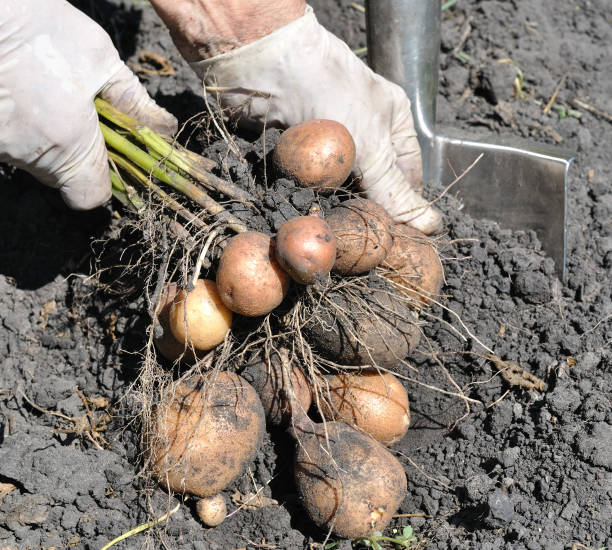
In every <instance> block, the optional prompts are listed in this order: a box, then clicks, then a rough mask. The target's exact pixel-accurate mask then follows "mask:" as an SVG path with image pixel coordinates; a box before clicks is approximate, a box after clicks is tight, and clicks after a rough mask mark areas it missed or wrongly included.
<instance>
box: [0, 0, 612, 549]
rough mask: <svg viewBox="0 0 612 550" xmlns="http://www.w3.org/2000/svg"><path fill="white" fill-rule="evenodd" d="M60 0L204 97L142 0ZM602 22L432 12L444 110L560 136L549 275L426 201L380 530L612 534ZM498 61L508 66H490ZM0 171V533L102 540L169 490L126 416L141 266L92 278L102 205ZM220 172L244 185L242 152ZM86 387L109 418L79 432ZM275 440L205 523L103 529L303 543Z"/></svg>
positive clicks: (609, 64)
mask: <svg viewBox="0 0 612 550" xmlns="http://www.w3.org/2000/svg"><path fill="white" fill-rule="evenodd" d="M311 3H312V5H313V7H314V9H315V12H316V13H317V15H318V16H319V18H320V20H321V22H322V23H323V24H325V25H326V26H328V27H329V28H330V29H331V30H333V31H334V32H336V33H337V34H339V35H340V36H341V37H342V38H344V39H345V40H346V41H347V42H348V44H349V45H350V46H351V48H353V49H356V48H360V47H363V46H365V21H364V15H363V13H362V12H361V11H359V10H357V9H355V8H354V7H352V4H353V3H352V2H351V1H349V0H326V1H325V0H313V1H312V2H311ZM77 4H78V5H79V7H81V8H82V9H83V10H84V11H86V12H87V13H89V14H91V15H92V17H94V18H95V19H96V20H98V21H100V22H101V23H102V24H103V25H104V26H105V28H106V29H108V31H109V33H110V34H111V37H112V38H113V40H114V41H115V43H116V44H117V46H118V48H119V50H120V53H121V55H122V57H123V58H124V59H126V60H129V61H132V62H138V56H139V54H140V53H141V52H142V51H143V50H149V51H152V52H154V53H158V54H161V55H164V56H166V57H167V58H168V59H169V60H170V62H171V63H172V64H173V66H174V67H175V68H176V71H177V72H176V74H175V75H174V76H170V77H167V76H166V77H165V76H155V75H149V76H148V77H146V79H145V84H146V85H147V87H148V89H149V91H150V92H151V93H152V94H153V96H154V97H155V98H156V99H157V100H158V101H159V103H161V104H162V105H164V106H167V107H168V108H169V109H170V110H171V111H172V112H173V113H175V114H176V115H177V116H179V117H180V118H181V120H182V121H184V120H186V119H187V118H188V117H191V116H193V115H195V114H196V113H198V112H201V111H203V110H204V103H203V100H202V99H201V95H200V92H201V85H200V83H199V82H198V81H197V79H196V77H195V76H193V75H192V74H191V72H190V70H189V68H188V67H187V66H186V65H185V64H184V63H183V62H182V61H181V60H180V58H179V56H178V54H177V53H176V52H175V50H174V47H173V45H172V43H171V40H170V38H169V36H168V33H167V31H166V30H165V28H164V27H163V25H162V24H161V22H160V21H159V20H158V19H157V17H156V16H155V14H154V12H153V10H152V8H151V7H150V6H149V5H148V4H147V3H146V2H139V1H138V2H137V1H132V0H130V1H128V0H125V1H124V2H120V1H117V2H115V3H109V2H106V1H100V2H96V3H91V2H85V1H82V2H80V3H78V2H77ZM611 23H612V7H611V6H610V5H609V2H608V1H607V0H574V1H571V2H570V1H568V0H564V1H561V2H530V1H529V0H512V1H496V0H480V1H479V0H459V1H458V2H457V3H456V5H455V6H454V7H452V8H450V9H448V10H446V11H445V14H444V21H443V25H442V36H443V42H442V53H441V82H440V91H439V98H438V119H439V121H440V122H441V123H443V124H445V125H449V126H453V127H456V128H460V129H463V130H469V131H470V132H472V133H476V134H482V135H491V134H501V135H517V136H523V137H526V138H528V139H530V140H532V141H539V142H543V143H548V144H553V145H555V144H556V145H559V146H562V147H565V148H568V149H572V150H575V151H577V153H578V154H577V157H576V161H575V163H574V165H573V166H572V168H571V169H570V178H569V191H570V194H569V225H568V243H569V248H568V265H567V267H568V276H567V281H566V282H565V283H561V282H560V281H559V280H558V279H557V278H556V276H555V272H554V266H553V263H552V261H551V260H550V259H549V258H547V257H546V255H545V254H544V253H543V252H542V250H541V246H540V243H539V242H538V239H537V237H536V235H535V234H534V233H532V232H520V231H518V232H517V231H509V230H506V229H503V228H500V227H499V226H498V225H497V224H496V223H494V222H492V221H487V220H479V219H472V218H470V217H469V216H468V215H466V214H465V213H464V212H462V210H461V204H460V202H459V201H458V200H457V199H456V198H455V197H454V196H452V195H447V196H445V197H444V198H443V199H442V200H440V202H439V206H440V208H441V209H442V211H443V212H444V214H445V219H446V224H447V231H448V235H447V236H446V237H445V238H444V239H443V240H444V242H445V243H446V245H445V247H444V248H443V255H444V258H445V262H444V263H445V269H446V286H445V287H444V289H443V292H444V294H445V300H444V306H445V307H444V308H442V307H438V306H436V307H434V308H433V309H432V310H431V311H430V314H429V321H430V322H429V323H428V324H427V325H426V328H425V331H426V336H427V338H424V339H423V341H422V343H421V345H420V347H419V350H418V351H417V353H415V354H414V355H413V357H412V360H411V362H412V364H413V365H414V367H415V368H416V369H418V374H415V372H414V371H413V370H408V369H406V370H405V372H404V374H407V375H408V376H410V378H411V379H412V380H413V381H412V382H406V385H407V388H408V390H409V393H410V396H411V406H412V416H413V425H412V428H411V430H410V431H409V433H408V435H407V436H406V437H405V438H404V439H403V440H402V441H401V442H400V443H399V444H397V445H396V446H394V447H393V448H392V449H393V451H394V452H395V453H396V456H397V457H398V459H399V460H400V462H401V463H402V465H403V466H404V468H405V470H406V474H407V477H408V493H407V495H406V498H405V499H404V501H403V503H402V504H401V506H400V511H399V512H400V513H401V514H409V515H410V514H416V515H415V516H405V517H399V518H396V519H395V520H394V523H393V524H392V527H393V526H395V527H399V526H404V525H411V526H412V527H413V528H414V531H415V533H416V535H417V537H418V538H419V540H420V541H421V543H422V545H423V546H426V547H428V548H440V549H447V548H448V549H462V548H479V549H487V550H493V549H501V548H503V549H513V550H514V549H517V550H518V549H523V548H527V549H529V550H539V549H547V550H553V549H559V548H567V549H570V548H577V549H584V548H587V549H593V550H594V549H598V548H602V547H607V548H611V547H612V402H611V395H612V373H611V366H610V365H611V359H612V352H611V346H610V343H611V340H610V336H609V332H610V328H611V324H612V286H611V285H610V284H609V279H610V274H611V270H612V224H611V223H610V220H611V219H612V186H611V184H610V181H611V176H612V174H611V169H610V164H608V163H610V161H612V152H611V150H610V148H609V147H607V145H606V136H607V135H609V133H610V124H611V122H610V120H611V119H610V116H609V113H612V99H611V98H612V77H611V76H610V75H611V74H612V70H611V69H612V61H611V60H610V56H609V55H607V54H608V52H607V50H608V44H609V43H610V42H611V41H612V26H611ZM507 58H511V59H512V60H513V64H511V63H501V64H500V63H498V61H499V60H500V59H507ZM516 67H518V68H520V71H521V74H522V75H523V78H524V81H523V84H522V92H524V95H525V97H524V98H522V99H521V98H518V97H517V89H516V87H515V85H514V81H515V78H516V76H517V69H516ZM566 73H567V77H566V78H565V80H564V82H563V85H562V86H561V87H560V91H559V94H558V96H557V103H558V104H559V105H561V106H565V113H563V112H559V109H558V110H553V111H552V112H551V113H550V114H543V112H542V110H543V107H544V106H545V105H546V103H547V102H548V100H549V98H550V97H551V95H552V94H553V91H554V89H555V87H556V85H557V83H558V82H559V81H560V80H561V79H562V77H563V76H564V75H565V74H566ZM576 97H579V98H581V99H582V101H583V104H584V103H586V104H588V105H591V106H594V107H596V108H597V109H599V110H600V111H602V112H603V113H604V114H605V113H608V115H607V116H601V115H598V114H596V113H595V112H592V111H590V110H588V109H586V108H584V107H581V106H579V105H578V104H572V103H571V102H572V100H574V99H575V98H576ZM568 108H570V109H571V110H570V111H568V110H567V109H568ZM568 112H569V116H563V115H564V114H565V115H567V114H568ZM1 170H2V171H1V172H0V174H1V178H2V185H1V186H0V194H1V197H2V200H1V201H0V204H1V205H2V206H0V208H1V209H2V214H3V215H2V216H1V217H0V235H1V237H0V323H1V324H2V326H3V330H2V331H1V332H0V357H1V359H2V362H1V368H0V548H3V549H29V548H31V549H38V548H67V547H73V548H84V549H100V548H102V547H103V546H104V545H105V544H107V543H108V542H109V541H111V540H112V539H114V538H115V537H117V536H119V535H120V534H122V533H125V532H126V531H129V530H130V529H133V528H134V527H136V526H138V525H140V524H142V523H144V522H146V521H149V520H151V519H152V518H156V517H160V516H162V515H163V514H165V513H166V512H168V511H169V510H173V509H174V508H175V506H176V504H177V503H178V500H177V499H175V498H174V497H169V496H168V495H167V494H166V493H165V492H164V491H163V490H162V489H160V488H158V487H155V486H151V485H148V484H147V483H146V482H145V479H144V477H143V475H142V472H141V470H140V468H141V464H142V462H141V460H140V454H139V448H138V445H137V441H138V436H137V435H136V427H135V425H134V424H133V423H132V422H131V419H132V416H131V414H132V412H133V411H134V410H137V409H138V403H137V402H135V400H134V398H133V397H130V398H128V397H125V396H126V394H127V390H128V388H129V386H130V385H131V384H132V383H133V382H134V380H135V379H136V376H137V373H138V368H139V364H140V361H141V357H140V356H139V355H138V351H139V350H142V348H143V346H144V336H143V335H144V331H145V328H146V326H147V324H148V322H149V320H148V317H147V316H146V314H144V313H143V312H144V311H146V304H144V300H143V298H142V296H141V292H139V288H138V287H137V285H136V286H135V287H134V288H121V289H119V288H111V289H110V290H112V291H113V292H107V293H105V294H103V295H102V294H101V293H100V292H98V291H97V289H96V287H95V285H94V284H93V282H92V281H91V280H90V279H89V275H90V274H91V273H92V271H93V267H92V266H93V264H94V258H95V257H98V258H103V259H104V262H105V265H112V262H113V261H114V259H113V258H112V257H109V256H108V255H109V254H111V252H109V251H106V249H105V248H104V246H102V243H103V242H105V241H108V240H109V239H119V238H122V237H121V232H120V228H121V227H122V218H121V214H120V212H121V209H120V208H119V206H118V205H117V204H112V205H109V206H107V207H105V208H101V209H99V210H97V211H95V212H93V213H75V212H71V211H69V210H68V209H67V208H65V207H64V205H63V204H62V203H61V200H60V199H59V197H58V196H57V194H56V193H55V192H54V191H53V190H50V189H46V188H43V187H42V186H40V185H39V184H38V183H37V182H35V181H34V180H33V179H32V178H31V177H29V176H27V175H26V174H24V173H22V172H19V171H16V170H13V169H11V168H9V167H2V168H1ZM232 170H233V171H232V173H231V176H232V177H233V178H234V179H236V180H240V179H241V178H243V177H246V176H245V174H242V175H241V173H240V170H246V171H247V172H248V166H247V167H246V168H245V167H244V166H243V168H240V167H238V166H237V165H234V167H233V168H232ZM446 183H448V182H442V184H446ZM441 189H442V186H441V187H440V188H438V189H436V188H434V189H429V190H428V191H427V192H428V193H429V195H430V196H432V197H433V196H436V195H437V194H438V193H439V192H440V191H441ZM271 200H273V199H271ZM279 221H280V220H266V222H267V224H268V225H270V226H276V225H277V224H278V223H279ZM262 223H263V222H262ZM105 254H107V255H105ZM124 259H125V258H124ZM109 280H110V277H109ZM120 291H121V292H120ZM126 296H127V297H126ZM488 349H491V350H492V351H493V352H494V355H490V353H489V351H488ZM434 351H435V352H436V353H435V354H434V353H432V352H434ZM516 365H519V366H520V367H521V368H523V369H524V370H525V371H527V372H529V373H531V374H532V375H533V376H535V377H537V379H535V380H534V379H530V378H529V377H527V376H524V371H521V370H520V368H519V369H517V368H516ZM451 379H452V380H454V381H455V383H456V384H457V386H455V385H453V384H452V383H451V382H450V380H451ZM423 384H428V385H435V386H438V387H442V388H444V389H445V390H446V391H447V392H449V393H455V394H456V393H458V392H459V389H458V388H460V390H461V393H462V394H463V395H464V396H465V397H467V398H469V400H470V401H469V408H470V410H469V414H466V413H467V412H468V411H466V405H465V404H466V402H467V401H465V400H462V399H460V398H458V397H457V396H456V395H448V394H442V393H440V392H439V391H433V390H431V389H429V388H427V387H424V386H423ZM86 399H87V400H88V401H87V405H88V408H89V410H90V411H91V414H92V415H93V416H94V417H95V418H94V420H95V422H96V423H97V425H98V426H99V427H101V428H105V429H104V431H99V432H91V431H88V429H87V428H88V426H89V424H88V421H87V417H86V415H87V410H86V407H85V400H86ZM45 411H46V412H45ZM58 415H62V416H58ZM71 418H72V420H70V419H71ZM89 427H90V426H89ZM102 437H103V438H104V439H102ZM290 448H291V443H290V441H289V440H288V437H287V436H285V435H284V434H282V433H274V434H272V435H269V434H268V435H266V438H265V441H264V446H263V448H262V451H261V452H260V453H259V455H258V456H257V458H256V460H255V462H254V463H253V465H252V466H251V467H250V469H249V471H248V472H247V473H246V474H245V475H244V476H242V477H241V478H240V479H239V480H238V481H237V482H236V483H234V484H233V485H232V486H231V487H230V488H228V490H227V491H226V492H225V494H226V497H227V500H228V503H230V505H229V509H230V517H228V518H227V519H226V521H225V522H224V523H223V524H221V525H220V526H218V527H215V528H211V529H205V528H203V527H202V526H201V524H199V523H198V521H197V520H196V519H195V516H194V510H193V503H192V502H191V503H190V502H187V503H186V505H184V506H180V507H179V508H178V511H176V513H174V514H173V515H172V516H171V518H170V520H169V521H168V522H167V523H166V522H164V523H161V524H160V525H159V526H157V527H156V528H153V529H149V530H147V531H145V532H143V533H140V534H135V535H133V536H132V537H130V538H128V539H126V540H125V541H122V542H119V543H117V544H116V545H115V546H114V547H113V548H117V549H128V548H142V547H150V548H161V547H165V548H169V549H185V550H187V549H194V550H196V549H197V550H201V549H228V548H316V547H317V546H316V543H321V542H322V541H323V540H324V539H325V534H324V533H321V532H318V531H317V530H316V529H314V528H313V527H312V525H310V524H309V522H308V521H307V519H306V518H305V517H304V513H303V511H302V510H301V509H300V507H299V503H298V502H297V498H296V496H295V487H294V485H293V481H292V476H291V471H290V470H291V463H292V460H293V459H292V456H291V453H290V452H288V449H290ZM257 491H260V493H259V496H260V497H265V498H257V499H254V500H252V501H250V503H251V504H252V502H255V503H256V505H255V506H251V505H249V506H241V507H240V508H239V507H238V506H237V503H238V504H239V503H241V502H244V501H245V496H246V495H249V494H251V493H255V492H257ZM390 529H391V528H390ZM389 532H391V531H389ZM332 541H333V539H332ZM349 547H350V543H349V542H347V541H338V544H337V546H336V548H349Z"/></svg>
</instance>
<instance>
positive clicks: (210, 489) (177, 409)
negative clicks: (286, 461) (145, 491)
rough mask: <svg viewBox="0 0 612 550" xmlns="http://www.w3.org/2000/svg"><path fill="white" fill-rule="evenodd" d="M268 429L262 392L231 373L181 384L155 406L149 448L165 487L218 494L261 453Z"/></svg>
mask: <svg viewBox="0 0 612 550" xmlns="http://www.w3.org/2000/svg"><path fill="white" fill-rule="evenodd" d="M264 430H265V418H264V412H263V408H262V406H261V402H260V400H259V397H257V393H256V392H255V390H254V389H253V387H252V386H251V385H250V384H248V382H246V381H245V380H244V379H242V378H241V377H240V376H238V375H237V374H234V373H230V372H219V373H217V372H211V373H209V374H207V375H206V376H193V377H191V378H189V379H187V380H185V381H183V382H180V383H178V384H176V385H175V386H174V387H173V388H172V391H171V392H170V393H169V394H168V395H167V396H165V399H164V400H163V401H162V402H161V403H159V404H158V405H157V406H156V407H155V409H154V411H153V422H152V430H151V432H150V433H149V434H148V437H147V440H148V443H147V449H146V450H147V453H148V456H149V458H150V459H151V466H152V471H153V475H154V476H155V478H156V479H157V481H158V482H159V483H160V484H161V485H163V486H164V487H166V488H168V489H170V490H171V491H175V492H180V493H183V492H186V493H190V494H192V495H196V496H199V497H210V496H213V495H216V494H217V493H219V491H222V490H223V489H225V487H227V486H228V485H229V484H230V483H231V482H232V481H233V480H234V479H236V478H237V477H238V476H239V475H240V474H241V473H242V471H243V470H244V468H245V467H246V466H247V464H249V463H250V462H251V461H252V460H253V459H254V458H255V455H256V454H257V450H258V449H259V446H260V445H261V442H262V438H263V434H264Z"/></svg>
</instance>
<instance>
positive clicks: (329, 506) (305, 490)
mask: <svg viewBox="0 0 612 550" xmlns="http://www.w3.org/2000/svg"><path fill="white" fill-rule="evenodd" d="M294 436H295V438H296V457H295V482H296V487H297V490H298V495H299V497H300V500H301V502H302V505H303V506H304V508H305V510H306V513H307V514H308V516H309V517H310V518H311V520H312V521H313V522H314V523H315V524H316V525H318V526H319V527H321V528H322V529H324V530H325V531H328V530H330V529H331V531H333V532H334V533H336V534H337V535H339V536H341V537H345V538H347V539H358V538H364V537H368V536H370V535H371V534H372V533H373V532H374V531H383V530H384V528H385V527H386V526H387V525H388V523H389V522H390V521H391V518H392V517H393V514H395V512H396V510H397V509H398V507H399V505H400V503H401V502H402V500H403V499H404V496H405V494H406V485H407V484H406V474H405V473H404V470H403V468H402V465H401V464H400V463H399V462H398V461H397V459H396V458H395V457H394V456H393V455H392V454H391V453H390V452H389V451H388V450H387V449H386V448H385V447H383V446H382V445H381V444H380V443H378V442H377V441H375V440H374V439H372V438H371V437H368V436H367V435H364V434H362V433H359V432H358V431H357V430H355V428H351V427H349V426H347V425H346V424H343V423H342V422H327V423H326V424H312V427H310V428H308V427H304V428H302V429H298V428H296V429H295V430H294Z"/></svg>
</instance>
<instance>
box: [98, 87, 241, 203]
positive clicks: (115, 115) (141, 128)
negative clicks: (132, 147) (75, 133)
mask: <svg viewBox="0 0 612 550" xmlns="http://www.w3.org/2000/svg"><path fill="white" fill-rule="evenodd" d="M95 105H96V110H97V112H98V114H99V115H100V116H102V117H104V118H105V119H107V120H109V121H110V122H112V123H113V124H116V125H117V126H119V127H120V128H123V129H124V130H127V131H128V132H130V134H132V136H134V138H135V139H136V140H137V141H139V142H140V143H142V144H143V145H145V146H146V147H147V148H148V149H149V150H150V151H151V152H152V156H154V157H156V160H158V161H160V163H162V164H168V166H169V168H170V169H171V170H173V171H179V170H182V171H183V172H185V173H187V174H189V175H190V176H191V177H192V178H194V179H195V180H196V181H198V182H199V183H201V184H202V185H204V186H206V187H208V188H209V189H212V190H214V191H217V192H219V193H223V194H225V195H227V196H228V197H231V198H234V199H237V200H240V201H246V202H251V201H253V197H251V195H250V194H249V193H247V192H246V191H245V190H244V189H242V188H241V187H238V186H237V185H235V184H234V183H232V182H227V181H224V180H222V179H221V178H218V177H217V176H215V175H214V174H211V173H209V172H208V171H207V167H206V165H207V164H208V165H210V163H211V161H209V160H208V159H205V158H204V157H202V156H200V155H196V153H193V152H190V153H189V154H186V153H185V151H186V150H183V151H181V150H179V149H177V148H176V147H174V146H173V145H171V144H170V143H168V142H167V141H166V140H165V139H164V138H163V137H162V136H160V135H158V134H156V133H155V132H154V131H153V130H151V128H149V127H147V126H145V125H144V124H142V123H140V122H138V121H137V120H135V119H133V118H132V117H130V116H128V115H126V114H125V113H122V112H121V111H119V110H118V109H116V108H115V107H113V106H112V105H111V104H110V103H108V101H105V100H103V99H101V98H99V97H97V98H96V99H95ZM101 124H102V123H101ZM196 159H198V160H196ZM158 164H159V163H158ZM177 169H178V170H177Z"/></svg>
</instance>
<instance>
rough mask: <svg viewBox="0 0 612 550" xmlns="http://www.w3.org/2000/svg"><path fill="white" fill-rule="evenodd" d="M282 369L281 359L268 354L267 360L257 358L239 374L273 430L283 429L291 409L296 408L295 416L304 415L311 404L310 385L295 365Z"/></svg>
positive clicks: (274, 353)
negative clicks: (246, 383) (245, 381)
mask: <svg viewBox="0 0 612 550" xmlns="http://www.w3.org/2000/svg"><path fill="white" fill-rule="evenodd" d="M281 353H282V354H283V353H284V350H281ZM283 356H284V357H287V355H286V354H284V355H283ZM286 363H288V361H286ZM286 368H287V371H286V372H283V359H282V357H281V356H280V355H279V353H277V352H272V353H271V354H270V360H269V361H267V360H266V359H265V358H262V357H258V358H256V359H255V360H253V361H251V362H250V363H249V364H248V365H247V366H246V368H245V370H244V371H243V372H242V377H243V378H244V379H245V380H247V382H249V383H250V384H251V385H252V386H253V387H254V388H255V391H256V392H257V394H258V395H259V398H260V399H261V403H262V405H263V408H264V411H265V413H266V419H267V420H268V424H270V425H271V426H274V427H279V426H284V427H286V426H288V425H289V424H290V423H291V419H292V415H293V407H297V408H298V411H297V414H298V415H300V416H302V415H305V414H306V413H307V412H308V409H309V408H310V403H311V401H312V395H311V393H310V385H309V384H308V379H307V378H306V375H305V374H304V372H303V371H302V369H301V368H300V367H299V366H297V365H295V364H287V365H286Z"/></svg>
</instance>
